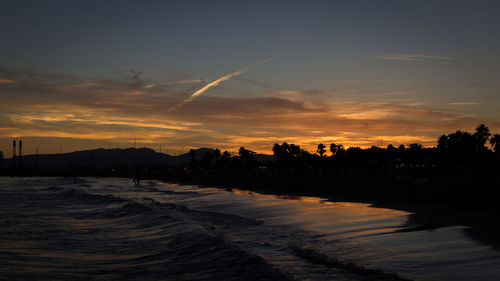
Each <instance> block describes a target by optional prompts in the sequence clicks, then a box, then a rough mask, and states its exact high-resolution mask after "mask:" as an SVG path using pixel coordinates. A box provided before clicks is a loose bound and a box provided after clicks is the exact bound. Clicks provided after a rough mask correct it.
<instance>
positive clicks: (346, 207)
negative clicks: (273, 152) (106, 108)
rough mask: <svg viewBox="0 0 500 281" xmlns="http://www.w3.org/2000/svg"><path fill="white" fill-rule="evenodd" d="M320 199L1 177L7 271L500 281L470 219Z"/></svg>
mask: <svg viewBox="0 0 500 281" xmlns="http://www.w3.org/2000/svg"><path fill="white" fill-rule="evenodd" d="M411 215H412V214H411V213H408V212H403V211H398V210H392V209H384V208H377V207H373V206H370V205H369V204H363V203H349V202H332V201H329V200H326V199H323V198H317V197H302V196H279V195H265V194H259V193H256V192H250V191H244V190H238V189H231V190H229V189H224V188H218V187H198V186H195V185H181V184H172V183H165V182H161V181H143V182H142V184H141V186H136V185H135V184H134V182H133V181H132V180H131V179H126V178H71V177H69V178H63V177H61V178H47V177H40V178H18V177H16V178H10V177H2V178H0V280H340V281H342V280H492V281H493V280H500V251H499V250H498V249H497V248H495V247H494V246H492V245H488V244H486V243H482V242H480V241H476V240H474V238H473V237H471V236H470V235H468V234H467V233H468V232H467V230H468V228H467V227H465V226H448V227H439V228H432V229H426V228H421V227H419V225H416V224H414V223H413V222H412V220H411Z"/></svg>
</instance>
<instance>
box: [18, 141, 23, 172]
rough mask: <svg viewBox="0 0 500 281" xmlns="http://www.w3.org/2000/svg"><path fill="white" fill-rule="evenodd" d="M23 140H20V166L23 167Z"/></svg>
mask: <svg viewBox="0 0 500 281" xmlns="http://www.w3.org/2000/svg"><path fill="white" fill-rule="evenodd" d="M22 161H23V141H22V140H19V168H22V167H23V162H22Z"/></svg>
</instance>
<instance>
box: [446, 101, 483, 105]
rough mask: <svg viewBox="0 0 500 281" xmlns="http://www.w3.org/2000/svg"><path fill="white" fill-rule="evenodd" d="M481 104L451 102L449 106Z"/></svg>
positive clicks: (474, 103) (475, 103)
mask: <svg viewBox="0 0 500 281" xmlns="http://www.w3.org/2000/svg"><path fill="white" fill-rule="evenodd" d="M477 104H479V103H478V102H460V101H457V102H449V103H448V105H477Z"/></svg>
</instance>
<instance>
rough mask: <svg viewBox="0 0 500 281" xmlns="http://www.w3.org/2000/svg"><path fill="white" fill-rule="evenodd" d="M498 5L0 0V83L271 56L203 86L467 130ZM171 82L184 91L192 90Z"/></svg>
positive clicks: (225, 94)
mask: <svg viewBox="0 0 500 281" xmlns="http://www.w3.org/2000/svg"><path fill="white" fill-rule="evenodd" d="M498 11H500V2H498V1H412V0H399V1H2V2H1V9H0V38H2V44H0V67H2V69H3V74H2V73H1V72H0V81H2V80H1V79H3V80H4V81H7V80H9V81H10V80H15V81H16V84H17V86H18V87H19V86H21V85H20V84H23V83H21V78H19V75H21V76H22V74H23V73H24V74H25V75H28V74H26V73H36V74H37V75H39V76H40V77H42V76H43V77H52V78H51V79H54V78H53V77H54V76H58V75H70V76H72V77H73V78H72V79H73V80H75V81H76V80H78V81H77V82H81V81H87V82H88V81H100V83H104V82H103V81H116V80H120V79H132V78H133V76H134V73H139V76H140V79H141V80H142V81H143V82H145V83H149V84H150V85H158V84H161V83H167V84H168V83H174V84H176V83H178V81H186V80H190V81H191V80H196V79H200V78H203V79H204V80H203V81H206V82H205V83H208V82H210V81H214V80H216V79H217V78H219V77H221V76H223V75H225V74H228V73H231V72H233V71H235V70H238V69H241V68H243V67H245V66H248V65H251V64H253V63H255V62H258V61H261V60H263V59H266V58H272V60H271V61H270V62H268V63H265V64H263V65H260V66H257V67H254V68H252V69H250V70H248V71H246V72H245V73H244V74H241V75H239V76H237V77H234V78H231V79H229V80H227V81H225V82H224V83H221V84H220V85H218V86H217V87H213V88H210V89H209V90H207V91H206V93H203V96H207V98H208V97H214V98H217V97H222V98H229V97H231V98H245V97H252V98H260V97H266V98H268V97H270V96H273V97H277V98H284V99H288V100H293V101H300V102H302V103H304V104H306V105H311V106H317V104H329V103H333V102H337V103H338V102H339V99H341V100H342V102H351V103H367V102H368V103H386V104H394V105H397V106H411V105H413V106H423V107H425V109H428V110H433V111H439V112H444V113H446V114H448V113H450V112H451V113H453V114H455V115H456V116H455V117H443V118H448V119H452V118H459V117H460V118H462V119H463V118H469V119H467V120H465V121H464V120H461V121H455V122H454V123H449V124H445V125H442V126H441V127H439V128H447V129H449V130H454V129H458V128H461V129H469V130H470V128H469V127H470V126H471V124H472V123H474V122H475V121H478V120H484V122H487V121H490V122H492V123H491V124H498V122H499V121H500V119H499V117H500V116H499V114H498V113H497V111H498V108H499V105H500V89H499V86H500V78H499V77H500V75H499V74H500V36H499V35H500V17H499V16H498ZM2 75H3V76H2ZM16 75H17V76H16ZM44 75H45V76H44ZM28 76H29V75H28ZM16 79H17V80H16ZM47 79H49V78H47ZM18 80H19V81H18ZM75 81H73V82H75ZM46 82H47V81H46ZM66 82H67V81H65V83H66ZM51 83H53V84H57V83H61V81H51ZM13 84H14V83H11V82H9V83H6V82H5V83H0V86H1V85H4V86H5V87H7V86H8V88H6V89H0V91H2V92H0V99H2V100H7V99H9V97H10V96H11V93H12V87H13ZM180 84H182V85H184V86H186V87H185V88H182V89H181V88H179V89H176V90H178V91H180V92H185V91H187V90H189V91H191V93H192V92H194V91H196V90H197V89H199V88H201V87H202V86H203V85H200V86H199V87H198V88H197V87H196V85H187V83H186V85H185V83H180ZM6 85H7V86H6ZM191 86H192V88H191ZM9 87H10V88H9ZM30 87H31V88H33V87H34V86H33V85H30ZM150 87H152V86H150ZM17 90H19V89H17ZM328 90H330V92H331V93H330V94H329V95H323V96H321V98H319V97H318V96H317V95H309V96H308V95H304V94H303V92H307V91H328ZM9 91H11V92H9ZM189 91H188V92H189ZM21 92H22V93H25V91H20V90H19V93H21ZM174 92H175V91H174ZM298 92H301V93H302V94H300V93H298ZM156 94H158V93H156ZM185 94H186V93H185ZM165 95H166V96H167V95H173V94H172V89H170V90H169V94H167V93H165ZM96 99H98V96H96ZM319 100H321V101H319ZM50 101H51V98H50V96H47V102H50ZM200 102H201V101H200ZM185 110H186V111H187V112H189V108H186V109H185ZM220 110H222V109H220ZM353 110H355V109H353ZM327 112H329V113H328V114H332V113H331V110H327ZM342 114H344V113H341V116H344V115H342ZM349 114H351V113H349ZM349 114H348V116H351V117H352V116H353V115H352V114H359V112H352V114H351V115H349ZM392 114H394V113H391V114H389V115H390V116H391V118H392V117H393V116H392ZM9 116H10V115H8V114H7V115H5V116H3V118H4V119H5V120H10V121H12V117H11V116H10V117H9ZM373 116H374V117H373V118H385V117H387V114H382V113H380V112H378V115H377V114H375V115H373ZM381 116H385V117H381ZM464 116H465V117H464ZM131 118H135V117H131ZM343 118H344V117H343ZM345 118H348V117H345ZM401 118H404V117H401ZM411 118H416V117H408V119H411ZM471 118H472V119H471ZM174 119H175V120H176V122H177V121H179V120H180V119H182V118H181V117H178V118H174ZM174 119H173V120H174ZM0 120H2V119H0ZM184 121H185V120H184ZM191 121H192V120H191ZM191 121H190V122H191ZM172 122H174V121H172ZM179 122H181V121H179ZM414 122H419V121H418V119H415V120H414ZM4 123H5V125H4V127H5V128H10V127H9V126H10V125H7V123H8V121H4ZM9 124H10V123H9ZM339 126H340V125H339ZM494 126H496V125H494ZM226 129H227V128H226ZM260 129H263V128H260V127H259V130H260ZM316 129H317V131H323V132H329V133H328V135H329V136H333V137H334V136H335V135H336V134H337V133H338V132H337V131H336V130H332V129H331V128H316ZM214 130H215V131H217V132H219V133H221V134H222V133H227V132H226V131H224V132H222V131H223V130H222V131H221V129H220V128H217V129H215V128H214ZM227 130H229V129H227ZM269 130H271V129H269ZM340 131H342V132H347V133H357V132H356V130H354V129H352V128H351V129H348V130H344V129H341V130H340ZM388 133H389V132H384V133H383V134H382V135H383V136H384V137H385V136H386V135H387V134H388ZM19 134H21V135H22V134H23V133H22V130H21V132H19ZM241 134H242V133H238V135H241ZM371 135H373V133H371ZM393 135H399V136H406V135H408V132H403V131H401V132H399V133H394V134H393ZM4 136H5V137H9V136H10V135H5V134H4ZM69 136H70V135H69ZM280 136H283V137H286V136H287V133H285V132H283V133H280ZM415 137H416V136H415ZM426 137H429V139H430V138H431V135H429V134H427V135H426ZM432 137H434V135H432ZM421 139H422V140H424V138H423V137H422V138H421ZM367 142H368V141H367ZM360 144H362V145H364V144H365V143H360ZM193 145H197V144H193Z"/></svg>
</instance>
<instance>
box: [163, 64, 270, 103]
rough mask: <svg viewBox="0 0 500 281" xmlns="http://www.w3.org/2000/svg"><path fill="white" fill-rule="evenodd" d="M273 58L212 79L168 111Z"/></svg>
mask: <svg viewBox="0 0 500 281" xmlns="http://www.w3.org/2000/svg"><path fill="white" fill-rule="evenodd" d="M270 60H271V58H269V59H265V60H262V61H259V62H256V63H254V64H251V65H249V66H246V67H244V68H242V69H240V70H237V71H234V72H231V73H229V74H227V75H224V76H222V77H220V78H219V79H217V80H215V81H212V82H210V83H208V84H207V85H205V86H204V87H203V88H201V89H199V90H198V91H196V92H194V93H193V94H192V95H191V96H190V97H189V98H187V99H186V100H184V101H182V102H180V103H178V104H176V105H174V106H172V107H171V108H169V109H168V112H171V111H173V110H175V109H177V108H179V107H181V106H183V105H185V104H187V103H190V102H191V101H193V100H194V99H195V98H196V97H197V96H199V95H201V94H203V93H204V92H206V91H207V90H208V89H210V88H212V87H216V86H218V85H219V84H220V83H222V82H224V81H226V80H228V79H229V78H231V77H234V76H238V75H241V74H243V73H245V72H247V71H248V70H249V69H250V68H253V67H256V66H258V65H261V64H264V63H267V62H269V61H270Z"/></svg>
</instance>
